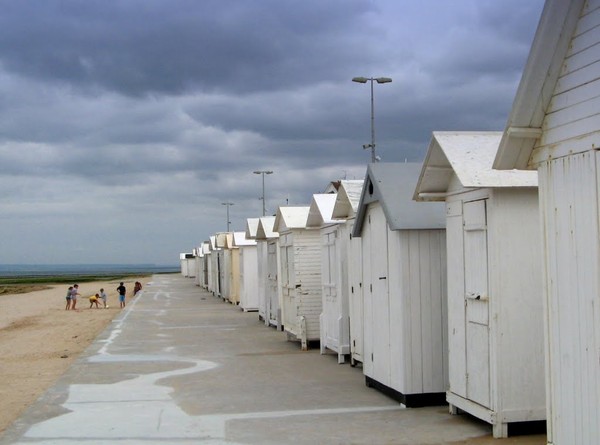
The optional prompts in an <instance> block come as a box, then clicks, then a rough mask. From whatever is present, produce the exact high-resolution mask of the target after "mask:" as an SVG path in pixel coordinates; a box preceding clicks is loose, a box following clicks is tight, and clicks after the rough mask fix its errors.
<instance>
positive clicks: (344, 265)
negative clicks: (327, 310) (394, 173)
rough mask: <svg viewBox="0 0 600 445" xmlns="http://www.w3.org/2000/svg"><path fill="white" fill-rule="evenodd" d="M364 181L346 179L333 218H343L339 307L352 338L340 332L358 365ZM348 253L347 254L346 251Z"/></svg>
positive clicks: (361, 323) (361, 319)
mask: <svg viewBox="0 0 600 445" xmlns="http://www.w3.org/2000/svg"><path fill="white" fill-rule="evenodd" d="M363 183H364V180H362V179H360V180H342V181H340V187H339V189H338V193H337V195H336V201H335V205H334V207H333V213H332V218H334V219H339V220H343V221H344V222H343V224H342V225H340V226H337V229H336V230H337V233H338V236H337V238H336V243H338V245H339V252H340V253H339V255H340V257H341V258H343V257H345V258H346V261H341V262H340V263H341V268H340V274H341V275H340V278H339V280H338V290H337V293H338V295H339V296H340V298H339V300H338V310H339V314H340V317H341V318H344V317H347V318H348V320H349V333H348V335H349V337H348V338H347V340H346V339H345V334H340V340H339V344H340V348H344V344H345V341H347V342H348V345H349V348H350V363H351V364H352V365H353V366H354V365H355V364H356V363H357V362H360V363H362V361H363V357H362V351H363V347H362V340H363V295H362V254H361V239H360V238H354V237H353V236H352V229H353V227H354V221H355V218H356V212H357V211H358V204H359V202H360V195H361V192H362V187H363ZM344 252H345V254H344ZM340 332H342V331H340Z"/></svg>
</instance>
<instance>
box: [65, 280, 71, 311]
mask: <svg viewBox="0 0 600 445" xmlns="http://www.w3.org/2000/svg"><path fill="white" fill-rule="evenodd" d="M72 290H73V286H69V289H68V290H67V296H66V299H67V305H66V306H65V311H68V310H69V309H71V291H72Z"/></svg>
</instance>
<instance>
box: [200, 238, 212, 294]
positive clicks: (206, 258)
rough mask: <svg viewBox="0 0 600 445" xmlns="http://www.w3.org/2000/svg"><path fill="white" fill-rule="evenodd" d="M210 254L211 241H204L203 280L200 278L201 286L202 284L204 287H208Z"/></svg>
mask: <svg viewBox="0 0 600 445" xmlns="http://www.w3.org/2000/svg"><path fill="white" fill-rule="evenodd" d="M209 254H210V242H209V241H204V242H203V243H202V266H201V276H202V278H201V280H200V286H202V287H203V288H204V289H208V264H209V261H210V258H209V256H208V255H209Z"/></svg>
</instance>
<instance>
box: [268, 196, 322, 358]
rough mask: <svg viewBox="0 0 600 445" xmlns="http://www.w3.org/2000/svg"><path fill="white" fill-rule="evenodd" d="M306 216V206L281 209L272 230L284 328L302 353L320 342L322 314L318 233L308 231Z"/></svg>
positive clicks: (313, 230)
mask: <svg viewBox="0 0 600 445" xmlns="http://www.w3.org/2000/svg"><path fill="white" fill-rule="evenodd" d="M308 212H309V207H308V206H305V207H294V206H281V207H279V208H278V209H277V215H276V216H275V224H274V227H273V230H275V231H276V232H278V233H279V256H280V271H281V273H280V288H281V295H282V317H283V326H284V330H285V331H286V332H287V333H288V337H290V338H293V339H296V340H299V341H300V342H301V344H302V349H303V350H305V349H307V348H308V342H309V341H312V340H319V338H320V327H319V316H320V314H321V310H322V304H321V246H320V233H319V230H315V229H307V226H306V224H307V219H308Z"/></svg>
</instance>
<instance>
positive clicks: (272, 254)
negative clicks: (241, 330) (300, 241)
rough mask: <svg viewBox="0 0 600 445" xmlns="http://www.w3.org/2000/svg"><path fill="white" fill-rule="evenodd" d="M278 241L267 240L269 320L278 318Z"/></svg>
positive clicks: (267, 314)
mask: <svg viewBox="0 0 600 445" xmlns="http://www.w3.org/2000/svg"><path fill="white" fill-rule="evenodd" d="M277 279H278V269H277V241H275V240H271V241H268V242H267V282H266V285H267V289H266V314H265V317H266V319H267V320H270V321H275V320H277V309H279V302H278V296H277Z"/></svg>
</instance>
